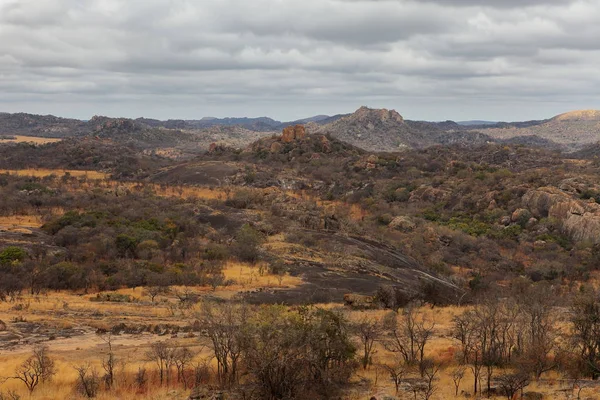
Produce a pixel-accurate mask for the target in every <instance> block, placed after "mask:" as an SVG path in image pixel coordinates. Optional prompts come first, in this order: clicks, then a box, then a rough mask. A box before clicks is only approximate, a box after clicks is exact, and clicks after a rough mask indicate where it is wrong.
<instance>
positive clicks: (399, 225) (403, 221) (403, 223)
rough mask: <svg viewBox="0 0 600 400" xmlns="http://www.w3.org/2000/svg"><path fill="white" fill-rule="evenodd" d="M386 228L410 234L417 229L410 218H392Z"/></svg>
mask: <svg viewBox="0 0 600 400" xmlns="http://www.w3.org/2000/svg"><path fill="white" fill-rule="evenodd" d="M388 226H389V227H390V228H392V229H397V230H399V231H404V232H411V231H413V230H414V229H415V228H416V227H417V224H415V222H414V221H413V220H412V219H411V218H410V217H405V216H400V217H396V218H394V219H393V220H392V222H390V224H389V225H388Z"/></svg>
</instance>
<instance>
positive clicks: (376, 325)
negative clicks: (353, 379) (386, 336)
mask: <svg viewBox="0 0 600 400" xmlns="http://www.w3.org/2000/svg"><path fill="white" fill-rule="evenodd" d="M355 329H356V333H357V335H358V338H359V340H360V343H361V345H362V348H363V355H362V359H361V362H362V366H363V369H367V367H368V366H369V365H370V364H371V363H372V355H373V354H374V350H373V346H374V345H375V341H377V340H378V339H379V338H380V336H381V333H382V327H381V323H380V322H379V321H378V320H376V319H371V318H368V317H364V318H363V319H362V320H361V321H360V322H359V323H358V324H357V325H356V326H355Z"/></svg>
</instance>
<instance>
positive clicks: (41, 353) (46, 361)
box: [14, 346, 56, 393]
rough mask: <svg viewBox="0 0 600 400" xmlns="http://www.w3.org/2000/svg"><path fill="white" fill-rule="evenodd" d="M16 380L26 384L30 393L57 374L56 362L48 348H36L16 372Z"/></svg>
mask: <svg viewBox="0 0 600 400" xmlns="http://www.w3.org/2000/svg"><path fill="white" fill-rule="evenodd" d="M15 374H16V376H14V378H15V379H18V380H20V381H21V382H23V383H24V384H25V386H26V387H27V390H29V393H33V391H34V390H35V388H36V387H37V386H38V385H39V384H40V383H44V382H48V381H49V380H50V379H52V377H53V376H54V375H55V374H56V369H55V366H54V360H53V359H52V358H51V357H50V355H49V354H48V347H47V346H36V347H34V349H33V354H32V355H31V356H30V357H29V358H28V359H27V360H25V361H24V362H23V364H21V365H20V366H18V367H17V368H16V370H15Z"/></svg>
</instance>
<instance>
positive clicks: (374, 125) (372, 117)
mask: <svg viewBox="0 0 600 400" xmlns="http://www.w3.org/2000/svg"><path fill="white" fill-rule="evenodd" d="M450 130H451V131H450ZM309 131H310V132H312V133H320V134H328V135H330V136H332V137H334V138H336V139H339V140H342V141H344V142H347V143H350V144H352V145H354V146H356V147H360V148H362V149H365V150H368V151H398V150H403V149H406V148H418V149H421V148H426V147H431V146H436V145H444V146H445V145H460V146H463V145H483V144H485V143H487V142H489V141H490V140H491V139H490V138H489V137H488V136H486V135H483V134H481V133H477V132H471V131H462V130H460V126H459V125H457V124H455V123H453V122H450V121H448V122H445V123H432V122H423V121H408V120H405V119H404V118H403V117H402V115H400V114H399V113H398V112H397V111H395V110H386V109H372V108H368V107H361V108H359V109H358V110H356V112H354V113H353V114H350V115H347V116H344V117H342V118H340V119H338V120H336V121H334V122H332V123H329V124H325V125H322V126H318V125H316V124H311V125H310V126H309Z"/></svg>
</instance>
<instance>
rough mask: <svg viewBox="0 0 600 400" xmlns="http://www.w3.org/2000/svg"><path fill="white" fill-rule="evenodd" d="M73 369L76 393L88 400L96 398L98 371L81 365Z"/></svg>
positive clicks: (98, 382) (98, 384) (98, 386)
mask: <svg viewBox="0 0 600 400" xmlns="http://www.w3.org/2000/svg"><path fill="white" fill-rule="evenodd" d="M74 368H75V371H77V391H78V392H79V393H80V394H81V395H83V396H85V397H87V398H88V399H92V398H94V397H96V395H97V394H98V390H99V389H100V376H99V374H98V370H97V369H96V368H92V367H91V366H90V364H83V365H80V366H77V367H74Z"/></svg>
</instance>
